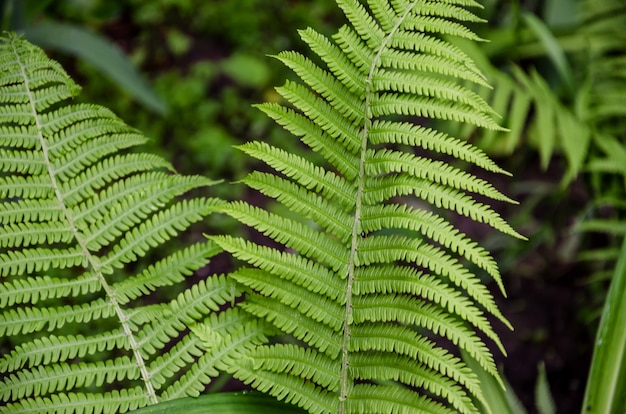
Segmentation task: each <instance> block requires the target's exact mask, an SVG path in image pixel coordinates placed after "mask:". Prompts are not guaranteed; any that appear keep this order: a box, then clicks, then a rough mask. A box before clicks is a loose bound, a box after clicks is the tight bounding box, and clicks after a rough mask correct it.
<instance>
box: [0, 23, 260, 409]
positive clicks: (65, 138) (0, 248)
mask: <svg viewBox="0 0 626 414" xmlns="http://www.w3.org/2000/svg"><path fill="white" fill-rule="evenodd" d="M78 91H79V88H78V86H76V84H74V83H73V82H72V80H71V79H70V78H69V77H68V76H67V75H66V74H65V72H64V71H63V70H62V68H61V67H60V66H59V65H58V64H57V63H56V62H54V61H51V60H50V59H48V58H47V57H46V56H45V55H44V54H43V52H42V51H41V50H39V49H38V48H36V47H34V46H32V45H30V44H29V43H27V42H26V41H24V40H23V39H21V38H19V37H17V36H15V35H12V34H9V35H6V36H5V37H4V38H3V39H2V43H1V45H0V102H1V104H0V171H2V173H1V174H0V189H1V190H0V197H1V198H0V335H2V337H3V345H2V346H3V349H5V351H6V352H4V354H3V355H2V357H0V372H1V373H2V375H1V379H0V401H2V402H3V407H1V408H0V412H24V413H27V412H32V413H40V412H47V413H53V412H78V413H81V412H82V413H91V412H102V411H106V412H125V411H128V410H131V409H136V408H139V407H143V406H145V405H149V404H154V403H157V402H159V401H161V400H166V399H168V398H174V397H182V396H186V395H198V393H199V392H201V391H202V390H203V389H204V387H205V385H206V384H207V383H208V382H210V381H211V377H214V376H216V375H218V372H217V371H216V370H215V368H214V366H215V365H216V364H215V359H211V358H207V357H205V356H204V351H202V350H201V349H202V348H201V341H200V339H199V338H198V337H197V336H196V335H195V334H193V333H189V332H188V330H187V325H188V324H192V323H194V322H198V321H202V320H204V319H205V317H207V315H209V314H212V313H213V312H214V311H217V310H218V309H219V307H220V306H221V305H223V304H225V303H230V302H231V301H233V300H234V298H235V297H236V296H237V295H239V294H240V293H241V292H240V291H239V290H238V289H237V288H236V286H235V285H234V284H233V283H232V282H229V281H228V280H226V278H224V277H214V278H210V279H207V280H206V281H202V282H200V283H196V284H194V285H193V286H192V287H190V288H189V289H187V290H186V291H184V292H182V293H180V294H179V296H178V297H175V298H173V299H172V298H171V296H169V297H168V296H167V295H171V293H174V292H175V291H171V292H169V293H168V294H167V295H166V294H165V293H164V289H163V288H165V290H170V289H171V287H172V286H173V285H175V284H180V283H181V282H183V281H184V280H185V278H186V277H187V276H191V275H192V274H194V272H195V271H196V270H198V269H200V268H201V267H203V266H205V265H206V264H207V262H208V259H209V258H211V257H212V256H214V255H216V254H217V253H219V252H220V248H219V247H218V246H217V245H216V244H215V243H212V242H204V243H198V244H194V245H191V246H187V247H182V248H178V249H176V250H174V251H173V253H171V254H170V255H169V256H167V257H165V258H163V259H161V260H159V261H157V262H156V263H153V264H152V265H151V266H148V267H145V266H144V265H143V264H142V262H143V260H142V258H143V257H144V256H146V255H149V254H150V253H151V252H152V251H154V250H155V249H157V248H159V249H160V248H167V249H168V250H170V251H171V246H168V241H169V240H170V239H172V238H173V237H176V236H177V235H179V234H180V233H181V232H183V231H185V230H186V229H188V228H189V227H190V226H192V225H193V224H194V223H197V222H200V221H202V220H203V218H204V217H206V216H207V215H208V214H210V213H211V212H212V211H214V210H215V209H216V208H217V207H218V206H219V205H220V204H221V202H220V201H219V200H216V199H209V198H202V197H197V198H189V197H188V196H186V193H188V192H189V191H190V190H194V189H198V188H201V187H206V186H210V185H212V184H213V183H214V182H213V181H211V180H208V179H205V178H202V177H184V176H181V175H179V174H176V173H175V172H174V171H173V168H172V167H171V165H170V164H169V163H168V162H167V161H166V160H164V159H162V158H161V157H158V156H154V155H150V154H143V153H127V152H125V150H127V149H130V148H133V147H135V146H137V145H139V144H141V143H143V142H144V141H145V140H146V138H145V137H144V136H143V135H142V134H140V133H139V132H138V131H136V130H134V129H132V128H130V127H128V126H127V125H125V124H124V123H123V122H122V121H121V120H120V119H118V118H117V117H116V116H115V115H114V114H113V113H112V112H110V111H109V110H107V109H105V108H102V107H99V106H96V105H90V104H74V103H72V99H73V98H74V97H75V96H76V94H77V93H78ZM183 195H185V196H186V197H185V198H184V199H182V198H181V197H180V196H183ZM125 269H127V270H125ZM157 291H159V292H158V293H155V292H157ZM248 319H249V318H248ZM238 340H239V341H241V340H242V339H241V338H239V339H238ZM234 349H236V347H230V348H227V349H226V351H224V355H226V356H228V355H229V353H231V352H234ZM112 389H115V390H116V391H107V390H112Z"/></svg>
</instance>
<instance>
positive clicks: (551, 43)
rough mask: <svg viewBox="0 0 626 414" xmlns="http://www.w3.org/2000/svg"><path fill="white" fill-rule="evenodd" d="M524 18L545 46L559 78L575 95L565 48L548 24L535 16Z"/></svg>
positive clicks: (523, 16)
mask: <svg viewBox="0 0 626 414" xmlns="http://www.w3.org/2000/svg"><path fill="white" fill-rule="evenodd" d="M522 18H523V19H524V23H526V25H527V26H528V27H529V28H530V29H531V30H532V31H533V32H534V33H535V35H536V36H537V38H538V39H539V41H540V42H541V43H542V44H543V47H544V48H545V51H546V54H547V55H548V58H549V59H550V60H551V61H552V63H553V64H554V66H555V68H556V70H557V72H558V74H559V76H560V77H561V79H562V80H563V83H564V84H565V86H566V87H567V90H568V92H569V93H570V94H571V95H573V94H574V91H575V88H574V75H573V74H572V68H571V67H570V65H569V63H568V62H567V57H566V56H565V52H564V51H563V48H562V47H561V45H560V44H559V42H558V41H557V40H556V38H555V37H554V35H553V34H552V32H551V31H550V28H548V26H546V24H545V23H544V22H542V21H541V20H540V19H539V18H537V17H536V16H535V15H534V14H531V13H524V14H523V15H522Z"/></svg>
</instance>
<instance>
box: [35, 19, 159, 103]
mask: <svg viewBox="0 0 626 414" xmlns="http://www.w3.org/2000/svg"><path fill="white" fill-rule="evenodd" d="M24 36H25V37H26V39H27V40H29V41H30V42H33V43H34V44H36V45H38V46H40V47H42V48H50V49H56V50H60V51H62V52H66V53H70V54H72V55H74V56H76V57H78V58H80V59H83V60H85V61H86V62H88V63H90V64H91V65H93V66H94V67H96V68H97V69H98V70H99V71H100V72H102V73H103V74H105V75H106V76H108V77H109V78H110V79H111V80H112V81H114V82H115V83H116V84H117V85H119V86H120V87H121V88H122V89H124V90H125V91H126V92H128V93H129V94H131V95H132V96H133V97H134V98H135V99H137V100H138V101H139V102H141V103H142V104H143V105H145V106H146V107H147V108H148V109H150V110H153V111H155V112H156V113H158V114H164V113H165V112H166V111H167V108H166V106H165V103H164V102H163V101H162V100H161V98H159V97H158V96H157V95H156V93H155V92H154V91H153V90H152V88H150V86H149V85H148V83H147V82H146V80H145V79H144V78H143V77H142V76H141V74H139V72H138V71H137V69H136V68H135V67H134V66H133V65H132V63H131V62H130V61H129V60H128V58H127V57H126V56H124V54H123V53H122V52H121V51H120V49H119V48H117V47H116V46H115V45H114V44H113V43H111V42H110V41H108V40H107V39H105V38H103V37H101V36H98V35H96V34H93V33H91V32H89V31H87V30H85V29H83V28H81V27H77V26H72V25H69V24H66V23H58V22H54V21H51V20H46V21H44V22H42V23H40V24H37V25H33V26H30V27H28V28H27V29H25V30H24Z"/></svg>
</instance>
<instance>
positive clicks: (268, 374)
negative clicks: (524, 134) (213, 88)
mask: <svg viewBox="0 0 626 414" xmlns="http://www.w3.org/2000/svg"><path fill="white" fill-rule="evenodd" d="M337 3H338V4H339V6H340V7H341V9H342V10H343V11H344V12H345V15H346V16H347V19H348V21H349V24H347V25H344V26H343V27H342V28H340V29H339V31H338V32H337V33H336V34H335V35H334V36H333V37H332V39H329V38H327V37H325V36H323V35H321V34H320V33H317V32H315V31H314V30H312V29H307V30H303V31H302V32H301V37H302V39H303V40H304V41H305V42H306V43H307V44H308V45H309V46H310V48H311V49H312V51H313V52H314V53H315V54H316V55H317V57H318V58H319V59H317V60H316V61H314V60H310V59H308V58H306V57H304V56H303V55H301V54H298V53H294V52H284V53H281V54H279V55H278V56H277V58H278V59H279V60H280V61H281V62H283V63H284V64H285V65H287V66H288V67H290V68H291V69H293V71H294V72H295V73H296V74H297V75H298V76H299V78H300V79H301V80H302V83H298V82H291V81H288V82H287V83H286V84H285V85H284V86H283V87H281V88H278V92H279V93H280V94H281V95H282V97H284V99H285V100H286V101H287V102H288V103H289V105H281V104H276V103H266V104H262V105H260V106H259V108H260V109H261V110H262V111H263V112H265V113H266V114H267V115H269V116H270V117H271V118H273V119H274V120H275V121H276V122H277V123H278V124H280V125H282V126H283V127H284V128H286V129H287V130H288V131H290V132H291V133H293V134H294V135H296V136H298V137H300V139H301V141H302V142H303V143H304V144H306V145H307V146H308V147H310V148H311V149H312V150H313V151H315V152H317V153H319V154H320V155H321V156H322V157H323V159H324V161H323V162H321V163H319V164H315V163H313V162H311V161H310V160H308V159H307V158H306V157H304V156H301V155H297V154H293V153H287V152H285V151H283V150H281V149H279V148H276V147H273V146H270V145H268V144H266V143H263V142H250V143H247V144H245V145H242V146H241V149H242V150H243V151H244V152H245V153H247V154H249V155H251V156H253V157H255V158H257V159H259V160H261V161H263V162H264V163H266V164H267V165H269V166H270V167H272V168H273V169H275V170H276V171H277V173H268V172H253V173H251V174H250V175H248V176H247V177H246V178H244V179H243V182H244V183H245V184H247V185H248V186H249V187H251V188H253V189H255V190H258V191H260V192H261V193H263V194H264V195H266V196H269V197H271V198H274V199H275V200H277V201H278V203H279V205H282V207H280V208H278V209H277V210H272V211H268V210H264V209H261V208H259V207H255V206H252V205H250V204H248V203H245V202H232V203H229V204H228V205H226V206H225V207H223V208H222V210H223V211H224V212H226V213H227V214H229V215H230V216H232V217H234V218H236V219H238V220H239V221H241V222H242V223H245V224H246V225H249V226H251V227H253V228H255V229H256V230H258V231H259V232H261V233H263V234H265V235H266V236H268V237H269V238H271V239H273V240H274V241H275V242H278V243H279V244H281V245H282V246H283V247H282V248H281V247H278V248H275V247H269V246H268V245H258V244H254V243H252V242H248V241H246V240H243V239H240V238H236V237H231V236H215V237H211V238H210V239H211V240H213V241H215V242H216V243H218V244H219V245H220V246H221V247H222V248H223V249H225V250H226V251H228V252H231V253H232V254H233V255H234V256H235V257H237V258H239V259H241V260H243V261H245V262H247V263H248V264H250V265H252V267H243V268H241V269H239V270H237V271H236V272H234V273H233V274H232V277H233V278H234V279H235V280H236V281H237V282H239V284H240V285H242V286H244V288H245V289H247V290H246V299H245V301H243V303H242V304H241V307H242V308H243V309H244V310H245V311H246V312H248V313H250V314H252V315H254V316H256V317H258V318H259V319H261V320H264V321H265V322H267V323H270V324H271V325H273V326H274V327H275V330H276V332H277V333H278V334H279V335H281V334H282V335H287V338H291V339H286V340H283V341H279V342H276V341H273V342H272V343H269V344H266V345H260V346H258V347H255V348H253V349H252V350H251V351H250V352H249V353H247V354H243V355H242V356H241V358H239V359H237V360H233V361H232V362H231V364H230V365H229V366H227V369H228V370H229V371H230V372H232V373H233V374H234V375H235V376H236V377H238V378H240V379H241V380H243V381H244V382H246V383H249V384H251V385H252V386H253V387H254V388H257V389H259V390H262V391H265V392H269V393H270V394H272V395H274V396H276V397H277V398H279V399H284V400H285V401H288V402H290V403H292V404H297V405H299V406H301V407H304V408H305V409H307V410H308V411H309V412H311V413H415V412H437V413H440V412H462V413H474V412H477V408H476V407H477V405H476V403H475V402H476V400H482V394H481V389H480V384H479V383H478V381H477V379H476V376H475V375H474V374H473V373H472V372H471V370H469V368H468V367H467V366H466V365H465V364H464V363H463V362H462V360H461V359H460V358H459V357H458V354H457V353H456V352H455V351H451V350H450V349H451V348H453V347H450V343H452V344H454V345H457V346H458V347H460V348H461V349H463V350H465V351H467V353H468V354H469V355H471V357H472V358H474V359H475V360H476V361H478V362H479V363H480V365H481V366H482V367H483V368H484V369H486V370H487V371H488V372H490V373H491V374H492V375H494V376H495V377H498V373H497V370H496V367H495V365H494V360H493V356H492V354H491V352H490V350H489V348H488V346H487V343H486V342H485V341H484V340H483V338H487V339H488V340H489V341H490V342H492V343H494V344H495V345H496V346H497V347H499V348H500V349H501V350H502V351H503V352H504V350H503V349H502V345H501V343H500V341H499V339H498V337H497V335H496V333H495V332H494V330H493V328H492V327H491V324H490V320H489V319H488V316H487V314H491V315H492V316H493V317H495V319H498V320H500V321H501V322H502V323H504V324H505V325H507V326H508V325H509V324H508V322H507V321H506V319H505V318H504V317H503V315H502V314H501V313H500V312H499V310H498V308H497V306H496V304H495V302H494V299H493V297H492V295H491V294H490V292H489V290H488V289H487V288H486V287H485V285H484V284H483V283H482V282H481V275H480V274H479V272H480V273H483V272H486V273H487V274H489V275H491V277H492V278H493V279H495V280H496V282H497V283H498V285H499V286H500V287H502V283H501V280H500V275H499V273H498V269H497V266H496V264H495V262H494V260H493V259H492V258H491V257H490V255H489V254H488V252H486V251H485V250H484V249H483V248H481V247H480V246H479V245H478V244H477V243H476V242H474V241H472V240H470V239H469V238H468V237H467V236H466V235H464V234H463V233H462V232H461V231H460V230H458V229H457V228H455V226H454V225H453V224H452V223H451V222H450V221H448V220H447V219H446V218H445V217H444V216H443V215H440V214H439V213H438V211H439V210H451V211H452V212H455V213H458V214H459V215H462V216H466V217H469V218H470V219H472V220H474V221H477V222H482V223H486V224H488V225H490V226H492V227H493V228H495V229H497V230H500V231H502V232H504V233H507V234H510V235H513V236H516V237H521V236H520V235H519V234H518V233H516V232H515V231H514V230H513V229H512V228H511V227H510V226H509V225H507V224H506V222H505V221H504V220H503V219H502V218H501V217H500V216H499V215H498V214H497V213H496V212H495V211H494V210H493V209H492V208H491V207H490V206H489V205H487V204H484V203H483V202H480V201H477V200H476V199H475V198H474V197H473V196H472V194H476V195H478V196H479V197H480V198H481V199H493V200H498V201H511V200H509V199H508V198H507V197H506V196H504V195H502V194H501V193H500V192H498V191H497V190H496V189H495V188H494V187H493V186H492V185H491V184H489V183H488V182H487V181H485V180H482V179H479V178H477V177H476V176H474V175H471V174H469V173H467V172H464V171H462V170H460V169H458V168H456V167H455V166H453V165H452V162H453V161H456V160H462V161H464V162H467V163H471V164H474V165H476V166H478V167H482V168H483V169H485V170H487V171H490V172H496V173H504V171H502V170H501V169H500V168H498V167H497V166H496V165H495V164H494V163H493V162H492V161H491V160H490V159H488V157H487V156H486V155H485V154H484V153H482V152H481V151H479V150H478V149H476V148H474V147H473V146H471V145H470V144H468V143H466V142H462V141H460V140H458V139H455V138H454V137H451V136H448V135H446V134H445V133H444V132H440V131H437V130H433V129H430V128H429V127H428V126H427V125H428V120H429V119H437V120H449V121H450V122H461V123H469V124H473V125H476V126H479V127H484V128H489V129H496V130H497V129H500V127H499V126H498V124H497V123H496V122H494V120H493V115H494V114H493V111H492V110H491V109H490V107H489V106H488V105H487V104H486V103H485V102H484V101H483V100H482V99H481V98H480V97H479V96H478V95H476V94H475V93H473V92H471V91H470V90H469V89H467V88H465V87H463V86H462V82H460V81H467V80H469V81H472V82H475V83H478V84H482V85H487V81H486V80H485V78H484V77H483V76H482V75H481V73H480V72H479V71H478V69H477V68H476V66H475V65H474V64H473V63H472V61H471V60H470V59H469V58H468V57H467V55H466V54H464V53H463V51H462V50H460V49H459V48H457V47H454V46H453V45H452V44H451V43H449V42H447V41H446V40H445V39H444V36H460V37H463V38H468V39H471V40H479V39H477V37H476V36H475V35H474V34H473V33H472V32H471V31H470V30H469V29H467V28H466V27H465V26H463V25H462V24H461V23H460V22H478V21H480V19H479V18H477V17H476V16H475V15H474V14H473V13H471V12H470V11H469V10H468V9H466V8H465V7H464V6H479V5H478V4H477V3H476V2H474V1H471V0H465V1H464V0H459V1H452V0H451V1H436V2H435V1H424V0H417V1H408V0H370V1H368V2H367V3H366V4H365V2H360V1H358V0H338V2H337ZM442 154H443V155H442ZM441 157H444V158H445V157H447V159H448V160H450V162H447V161H441V160H439V158H441ZM207 331H208V332H209V333H212V331H211V329H210V326H209V327H207ZM200 336H202V337H203V339H204V342H205V343H206V345H207V346H212V345H213V344H214V343H216V342H219V338H217V337H216V336H215V335H213V334H211V335H208V334H207V335H200Z"/></svg>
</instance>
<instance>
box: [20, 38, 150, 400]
mask: <svg viewBox="0 0 626 414" xmlns="http://www.w3.org/2000/svg"><path fill="white" fill-rule="evenodd" d="M11 46H12V48H13V53H14V54H15V57H16V60H17V63H18V65H19V67H20V71H21V74H22V78H23V79H24V86H25V88H26V93H27V95H28V101H29V103H30V107H31V111H32V115H33V119H34V120H35V126H36V128H37V135H38V138H39V141H40V142H41V151H42V153H43V156H44V160H45V163H46V169H47V171H48V175H49V177H50V182H51V184H52V187H53V188H54V193H55V195H56V198H57V201H58V202H59V207H60V209H61V210H62V211H63V214H64V216H65V218H66V219H67V221H68V223H69V224H70V229H71V231H72V233H73V234H74V238H75V239H76V242H77V243H78V245H79V246H80V248H81V250H82V252H83V256H84V257H86V258H87V261H88V262H89V266H90V267H91V268H92V269H93V270H94V273H95V274H96V275H97V277H98V279H99V281H100V284H101V285H102V289H103V290H104V291H105V293H106V295H107V297H108V299H109V303H110V304H111V306H113V307H114V309H115V314H116V315H117V317H118V319H119V321H120V324H121V325H122V327H123V329H124V334H125V336H126V337H127V338H128V342H129V343H130V347H131V349H132V351H133V356H134V358H135V361H136V364H137V367H138V368H139V370H140V372H141V378H142V379H143V381H144V383H145V386H146V391H147V393H146V398H147V399H148V400H149V401H150V403H152V404H156V403H158V399H157V396H156V391H155V388H154V385H153V384H152V382H150V373H149V372H148V368H147V366H146V361H145V360H144V358H143V356H142V355H141V352H140V350H139V344H138V342H137V340H136V338H135V336H134V334H133V332H132V329H131V328H130V325H129V324H128V320H129V316H128V315H127V314H126V313H125V312H124V310H123V309H122V307H121V306H120V304H119V303H118V302H117V300H116V299H115V295H114V292H113V290H112V289H111V287H110V286H109V284H108V283H107V281H106V279H105V277H104V274H103V273H102V270H101V268H100V263H99V260H98V258H97V257H95V256H94V255H92V254H91V252H90V251H89V249H88V248H87V244H86V242H85V239H84V238H83V237H82V235H81V234H80V232H78V230H77V228H76V225H75V218H74V216H73V214H72V212H71V211H70V210H69V209H68V208H67V206H66V205H65V202H64V198H63V194H62V192H61V189H60V187H59V184H58V183H57V180H56V176H55V172H54V168H53V166H52V163H51V162H50V157H49V153H48V147H47V145H46V140H45V138H44V136H43V128H42V126H41V122H40V119H39V116H38V112H37V108H36V107H35V99H34V96H33V94H32V91H31V89H30V85H29V79H28V76H27V74H26V69H25V66H24V64H23V63H22V60H21V58H20V54H19V52H18V50H17V48H16V47H15V40H14V41H13V42H12V43H11Z"/></svg>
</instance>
